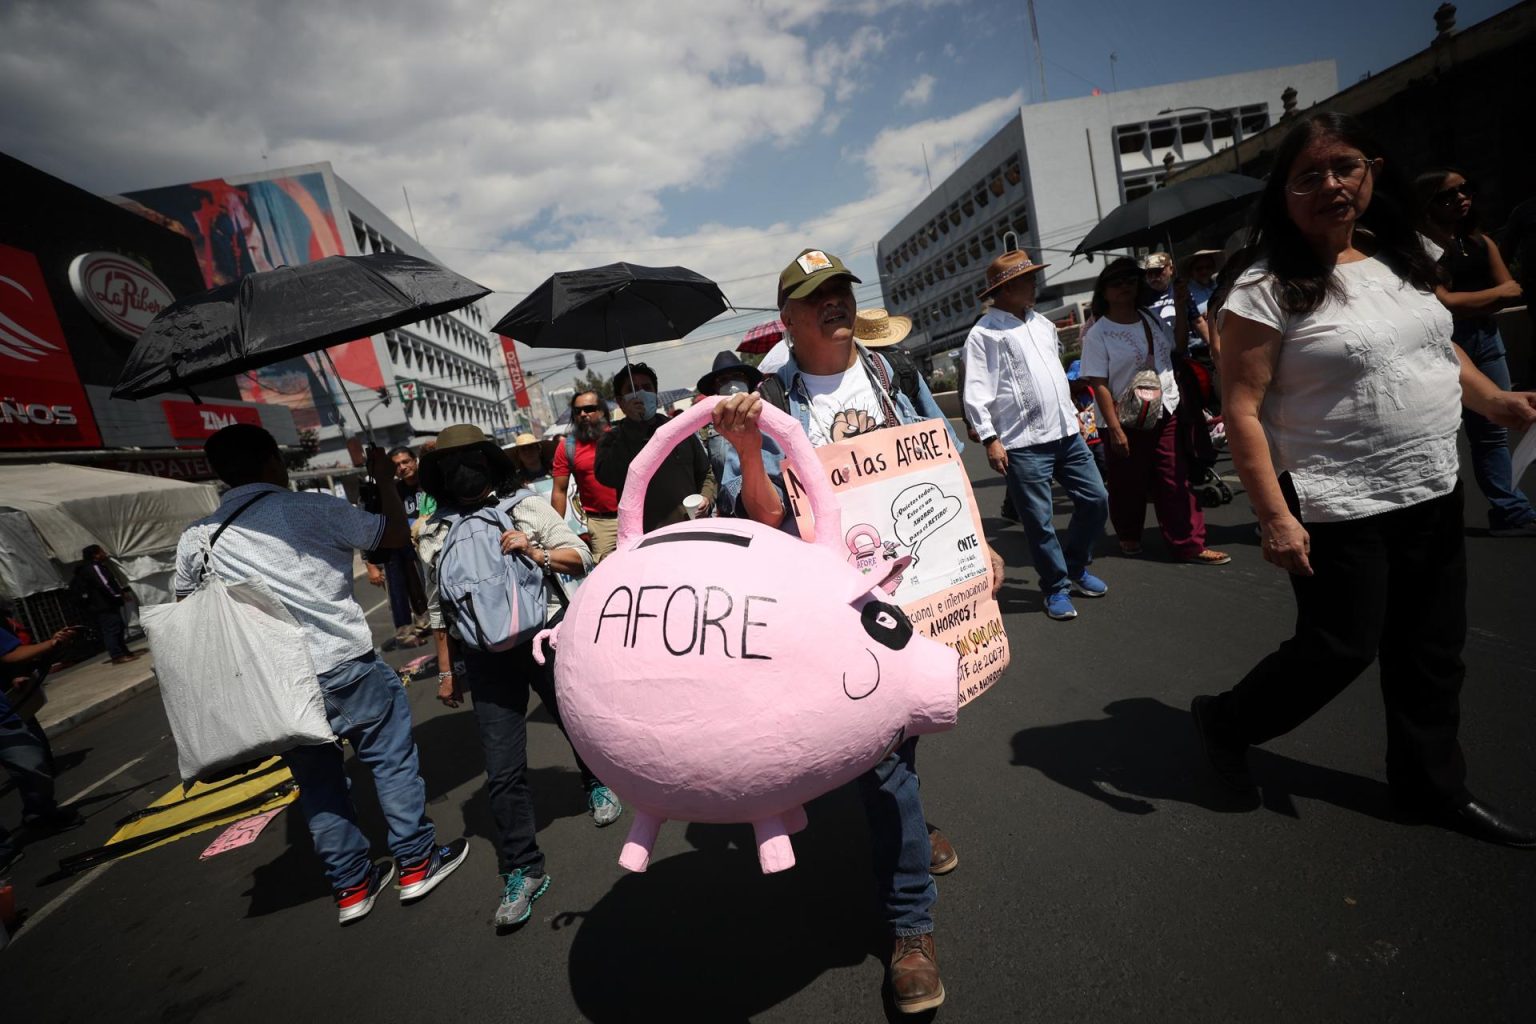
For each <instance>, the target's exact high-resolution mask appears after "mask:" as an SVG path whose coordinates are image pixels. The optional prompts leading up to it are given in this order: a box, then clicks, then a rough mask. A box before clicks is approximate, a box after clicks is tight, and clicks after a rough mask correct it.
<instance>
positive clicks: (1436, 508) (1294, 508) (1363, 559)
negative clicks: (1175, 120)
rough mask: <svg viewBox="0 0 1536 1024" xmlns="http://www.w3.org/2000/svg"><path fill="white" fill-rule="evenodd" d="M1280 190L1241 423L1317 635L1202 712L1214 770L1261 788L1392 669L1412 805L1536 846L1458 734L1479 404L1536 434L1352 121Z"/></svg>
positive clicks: (1312, 130) (1242, 304)
mask: <svg viewBox="0 0 1536 1024" xmlns="http://www.w3.org/2000/svg"><path fill="white" fill-rule="evenodd" d="M1274 166H1275V170H1274V171H1273V173H1272V174H1271V175H1270V178H1269V181H1268V184H1267V185H1266V187H1265V190H1264V192H1263V194H1262V196H1261V197H1260V201H1259V209H1258V211H1257V218H1256V225H1255V231H1254V238H1253V241H1254V242H1255V243H1256V246H1257V249H1256V254H1255V259H1254V261H1253V262H1252V264H1251V265H1250V266H1249V267H1248V268H1247V270H1246V271H1244V272H1243V273H1242V274H1241V275H1239V276H1238V278H1237V280H1236V282H1235V283H1234V285H1233V287H1232V291H1231V294H1230V295H1229V296H1228V297H1227V300H1226V305H1225V306H1224V308H1223V309H1222V310H1221V312H1220V314H1219V315H1220V319H1221V338H1222V378H1223V389H1224V392H1223V412H1224V414H1225V418H1226V425H1227V437H1228V438H1229V439H1230V443H1231V450H1232V459H1233V462H1234V464H1235V465H1236V468H1237V471H1238V474H1239V475H1240V476H1241V477H1242V480H1243V484H1244V486H1245V487H1246V488H1247V491H1248V497H1249V500H1250V501H1252V502H1253V507H1254V510H1255V511H1256V512H1257V514H1258V517H1259V526H1260V532H1261V538H1262V543H1263V553H1264V559H1265V560H1266V561H1268V562H1270V563H1272V564H1274V565H1276V566H1278V567H1279V568H1282V569H1285V570H1286V571H1288V572H1289V573H1290V574H1291V576H1290V580H1291V586H1292V589H1293V590H1294V591H1295V594H1296V608H1297V616H1296V633H1295V635H1294V636H1292V637H1291V638H1290V639H1289V640H1287V641H1285V642H1284V643H1282V644H1281V645H1280V647H1279V649H1278V650H1276V651H1275V652H1274V653H1273V654H1271V655H1269V656H1268V657H1266V658H1264V659H1263V660H1262V661H1260V662H1259V664H1258V665H1257V666H1255V667H1254V668H1253V670H1252V671H1250V672H1249V673H1248V675H1247V676H1245V677H1244V678H1243V679H1242V681H1241V682H1239V683H1238V684H1237V685H1236V686H1235V687H1233V688H1232V689H1230V690H1228V691H1226V692H1225V693H1222V694H1220V695H1219V696H1215V697H1209V696H1203V697H1196V698H1195V700H1194V703H1193V705H1192V706H1191V711H1192V712H1193V714H1194V718H1195V724H1196V727H1197V729H1198V730H1199V734H1200V738H1201V741H1202V743H1203V744H1204V746H1205V750H1206V754H1207V755H1208V756H1209V758H1210V760H1211V763H1212V766H1213V767H1214V768H1215V769H1216V771H1217V772H1218V773H1219V774H1220V775H1221V776H1222V778H1223V779H1225V780H1226V781H1227V782H1228V783H1229V784H1231V785H1232V786H1234V787H1235V788H1238V789H1241V790H1244V791H1247V792H1252V787H1253V782H1252V779H1251V777H1250V776H1249V775H1248V766H1247V750H1248V746H1249V745H1250V744H1254V743H1263V742H1266V741H1268V740H1270V739H1273V738H1275V737H1276V736H1280V735H1283V734H1284V733H1287V732H1289V731H1291V730H1292V729H1294V728H1296V727H1297V726H1298V725H1300V724H1301V723H1302V722H1304V721H1306V720H1307V719H1308V718H1310V717H1311V716H1312V715H1313V714H1315V713H1316V712H1317V711H1318V710H1320V709H1321V708H1322V707H1323V706H1324V705H1325V704H1327V703H1328V702H1329V701H1330V700H1332V699H1333V698H1334V697H1335V696H1337V695H1338V694H1339V693H1340V692H1341V691H1342V690H1343V689H1344V688H1345V687H1346V686H1348V685H1349V684H1350V683H1351V682H1353V681H1354V680H1355V679H1356V678H1357V677H1359V675H1360V674H1361V673H1363V672H1364V671H1365V670H1366V668H1368V667H1369V666H1370V664H1371V662H1372V661H1374V660H1376V659H1377V657H1378V656H1379V657H1380V660H1381V687H1382V694H1383V697H1384V700H1385V704H1386V715H1387V780H1388V782H1389V783H1390V785H1391V788H1392V795H1393V801H1394V804H1395V805H1396V806H1397V807H1398V808H1399V809H1400V810H1401V811H1404V812H1407V813H1410V814H1414V815H1423V816H1425V817H1427V818H1429V819H1430V820H1434V821H1436V822H1438V823H1440V824H1443V825H1446V826H1448V827H1452V828H1456V829H1459V830H1461V831H1464V832H1467V833H1468V834H1471V835H1474V836H1476V837H1477V838H1480V839H1484V840H1487V841H1490V842H1497V843H1504V844H1507V845H1510V846H1519V847H1536V831H1531V830H1528V829H1524V828H1521V827H1519V826H1517V825H1515V824H1513V823H1511V822H1510V821H1508V820H1507V819H1506V818H1505V817H1504V816H1503V815H1502V814H1500V813H1499V812H1498V811H1496V810H1494V809H1493V808H1491V807H1489V806H1488V805H1486V804H1484V803H1482V802H1480V801H1478V800H1475V799H1473V797H1472V796H1471V794H1470V793H1468V791H1467V789H1466V785H1465V775H1466V764H1465V761H1464V760H1463V757H1462V752H1461V746H1460V743H1459V742H1458V740H1457V735H1456V734H1457V725H1458V722H1459V719H1460V693H1461V684H1462V678H1463V676H1464V674H1465V673H1464V669H1463V666H1462V661H1461V649H1462V645H1463V643H1464V641H1465V638H1466V587H1467V572H1466V555H1465V550H1464V545H1463V538H1462V493H1461V484H1460V482H1459V479H1458V470H1459V466H1458V462H1457V450H1456V434H1457V428H1458V426H1459V424H1460V422H1461V416H1460V411H1461V405H1462V404H1463V403H1465V404H1466V406H1467V407H1468V408H1470V409H1473V410H1475V411H1477V412H1479V413H1481V414H1482V415H1484V416H1486V417H1488V418H1489V419H1491V420H1494V421H1495V422H1500V423H1505V424H1507V425H1510V426H1524V425H1527V424H1529V423H1531V422H1533V421H1536V396H1533V395H1531V394H1528V393H1511V392H1506V391H1500V390H1499V389H1498V388H1497V387H1496V386H1495V385H1494V384H1493V383H1492V382H1491V381H1489V380H1488V378H1487V377H1485V376H1483V375H1482V374H1481V373H1479V372H1478V371H1477V370H1476V369H1475V368H1474V367H1473V366H1472V364H1471V363H1470V362H1469V361H1468V360H1467V358H1466V355H1465V354H1464V353H1462V352H1461V350H1460V349H1459V348H1457V347H1456V346H1455V345H1454V344H1453V342H1452V341H1451V318H1450V315H1449V314H1448V313H1447V312H1446V310H1445V308H1444V307H1443V306H1442V305H1441V304H1440V303H1439V301H1437V300H1436V298H1435V294H1434V286H1435V280H1436V279H1435V267H1434V262H1433V260H1432V259H1431V258H1430V257H1429V255H1428V254H1427V253H1426V252H1425V251H1424V247H1423V243H1422V242H1421V240H1420V238H1419V236H1418V234H1417V233H1416V232H1415V231H1414V228H1413V222H1412V218H1411V214H1410V210H1411V202H1410V201H1409V200H1408V198H1407V197H1408V192H1407V189H1406V188H1405V187H1404V185H1403V183H1402V182H1401V180H1400V178H1399V177H1398V176H1397V175H1396V173H1395V171H1394V170H1393V168H1392V167H1391V166H1390V165H1389V164H1388V163H1387V162H1386V161H1385V160H1384V159H1383V158H1382V156H1381V149H1380V147H1378V146H1377V145H1376V144H1375V143H1374V141H1372V140H1371V139H1370V138H1369V137H1368V136H1367V135H1366V134H1365V133H1364V132H1363V130H1362V129H1361V128H1360V126H1359V124H1358V123H1357V122H1356V121H1354V120H1353V119H1352V118H1349V117H1346V116H1344V115H1340V114H1334V113H1317V114H1312V115H1310V116H1307V117H1305V118H1303V119H1302V120H1301V121H1300V122H1299V123H1298V124H1297V125H1296V126H1295V127H1294V128H1293V129H1292V130H1291V131H1290V132H1289V134H1287V136H1286V138H1285V140H1284V141H1283V142H1282V143H1281V144H1280V146H1279V148H1278V149H1277V150H1276V154H1275V165H1274Z"/></svg>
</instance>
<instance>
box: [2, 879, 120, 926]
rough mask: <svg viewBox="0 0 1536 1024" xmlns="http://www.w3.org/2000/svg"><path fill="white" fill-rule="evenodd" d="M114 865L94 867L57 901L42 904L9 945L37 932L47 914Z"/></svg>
mask: <svg viewBox="0 0 1536 1024" xmlns="http://www.w3.org/2000/svg"><path fill="white" fill-rule="evenodd" d="M116 863H117V862H116V861H112V860H109V861H107V862H106V863H105V864H98V865H96V866H95V867H94V868H91V870H89V871H87V872H86V873H85V874H84V875H83V876H81V878H80V880H79V881H78V882H76V883H75V884H74V885H72V886H70V887H69V888H68V889H65V890H64V891H63V892H61V893H59V898H58V899H56V900H54V901H53V902H52V903H45V904H43V905H42V906H41V907H39V908H38V910H37V912H36V913H34V914H29V915H28V916H27V919H26V921H25V922H24V923H23V925H22V928H21V930H20V931H19V932H17V933H16V934H15V935H12V936H11V945H13V946H14V945H16V943H18V942H20V941H21V940H22V939H24V938H26V937H27V936H28V935H31V934H32V933H33V932H35V931H36V930H37V926H38V925H40V924H42V923H43V921H45V920H47V918H48V915H49V914H52V913H53V912H54V911H55V910H58V909H59V908H60V907H62V906H63V905H64V904H65V903H66V902H67V901H68V900H70V899H72V898H74V897H75V896H78V895H79V894H80V893H81V892H83V891H84V890H85V887H86V886H88V885H90V884H91V883H92V882H94V881H96V879H98V878H100V877H101V876H102V875H104V874H105V873H106V871H107V868H109V867H111V866H112V865H113V864H116Z"/></svg>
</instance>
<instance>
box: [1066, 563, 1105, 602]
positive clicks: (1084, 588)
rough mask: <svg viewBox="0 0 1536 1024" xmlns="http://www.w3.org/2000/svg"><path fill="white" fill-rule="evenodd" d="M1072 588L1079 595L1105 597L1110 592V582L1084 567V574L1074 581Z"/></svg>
mask: <svg viewBox="0 0 1536 1024" xmlns="http://www.w3.org/2000/svg"><path fill="white" fill-rule="evenodd" d="M1072 589H1073V590H1074V591H1075V592H1076V593H1077V595H1078V596H1079V597H1103V596H1104V595H1105V594H1107V593H1109V584H1108V583H1105V582H1104V581H1103V580H1101V579H1099V578H1098V577H1097V576H1095V575H1094V574H1093V573H1091V572H1089V571H1088V570H1086V569H1084V570H1083V574H1082V575H1081V576H1079V577H1078V578H1077V579H1075V580H1073V581H1072Z"/></svg>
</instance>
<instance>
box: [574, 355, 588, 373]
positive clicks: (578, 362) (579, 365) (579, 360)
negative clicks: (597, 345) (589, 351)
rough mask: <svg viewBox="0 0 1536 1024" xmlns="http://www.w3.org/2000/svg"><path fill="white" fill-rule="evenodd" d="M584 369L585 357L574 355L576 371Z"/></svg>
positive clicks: (585, 364)
mask: <svg viewBox="0 0 1536 1024" xmlns="http://www.w3.org/2000/svg"><path fill="white" fill-rule="evenodd" d="M586 368H587V357H586V356H585V355H583V354H582V353H580V352H577V353H576V369H578V370H585V369H586Z"/></svg>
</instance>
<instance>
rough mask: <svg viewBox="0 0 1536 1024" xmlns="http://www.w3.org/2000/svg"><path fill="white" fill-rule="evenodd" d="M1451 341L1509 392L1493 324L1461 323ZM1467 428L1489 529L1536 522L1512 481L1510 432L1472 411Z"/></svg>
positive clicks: (1467, 411) (1464, 412)
mask: <svg viewBox="0 0 1536 1024" xmlns="http://www.w3.org/2000/svg"><path fill="white" fill-rule="evenodd" d="M1451 337H1452V339H1453V340H1454V341H1455V342H1456V344H1458V345H1460V346H1461V348H1462V351H1464V352H1466V354H1467V358H1468V359H1470V360H1472V363H1473V365H1474V366H1476V367H1477V368H1478V369H1479V370H1481V371H1483V374H1484V376H1486V377H1487V378H1488V379H1489V380H1491V381H1493V382H1494V383H1495V384H1497V385H1498V386H1499V387H1500V388H1502V389H1503V390H1505V391H1508V390H1509V364H1508V363H1507V362H1506V361H1505V359H1504V339H1503V338H1501V337H1500V336H1499V330H1498V328H1497V327H1494V326H1493V325H1492V324H1488V323H1478V322H1472V323H1467V322H1462V323H1459V324H1457V325H1456V329H1455V330H1454V331H1453V332H1452V333H1451ZM1461 420H1462V422H1463V423H1465V424H1466V427H1467V442H1468V444H1469V446H1470V447H1471V449H1472V476H1473V477H1474V478H1476V480H1477V489H1478V490H1480V491H1482V492H1483V497H1485V498H1487V499H1488V528H1489V529H1490V530H1506V529H1512V528H1513V527H1516V526H1521V525H1523V524H1525V523H1528V522H1530V521H1531V520H1533V519H1536V509H1533V508H1532V507H1531V503H1530V502H1529V501H1528V500H1526V497H1525V495H1524V494H1522V493H1521V492H1520V490H1519V489H1518V488H1517V487H1516V486H1515V485H1516V483H1517V481H1515V480H1512V479H1510V477H1511V472H1512V469H1511V466H1510V462H1509V431H1508V430H1507V429H1506V428H1504V427H1501V426H1499V425H1498V424H1497V423H1494V422H1493V421H1492V420H1488V419H1484V418H1483V417H1482V416H1481V415H1479V414H1478V413H1475V412H1473V411H1472V410H1471V409H1463V410H1462V411H1461Z"/></svg>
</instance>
